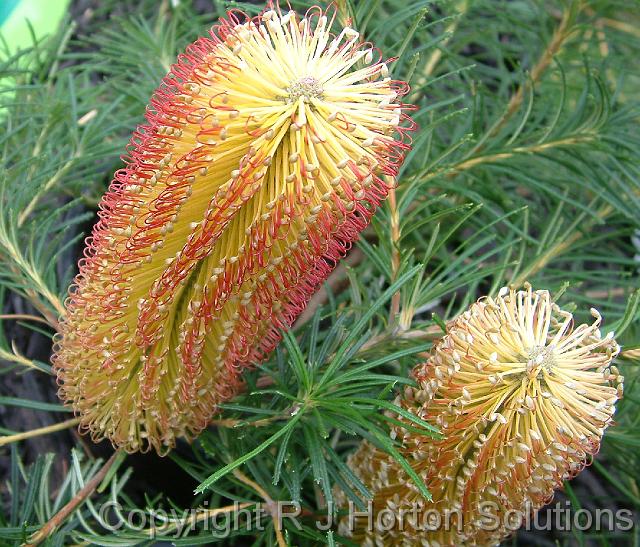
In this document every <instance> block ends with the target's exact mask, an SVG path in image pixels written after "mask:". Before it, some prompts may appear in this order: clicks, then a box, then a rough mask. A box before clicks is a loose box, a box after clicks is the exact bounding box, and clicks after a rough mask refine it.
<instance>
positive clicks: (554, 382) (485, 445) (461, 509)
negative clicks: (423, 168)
mask: <svg viewBox="0 0 640 547" xmlns="http://www.w3.org/2000/svg"><path fill="white" fill-rule="evenodd" d="M592 315H593V316H594V318H595V320H594V322H593V323H592V324H591V325H586V324H583V325H580V326H578V327H575V328H574V323H573V316H572V314H571V313H569V312H567V311H563V310H561V309H560V308H559V307H558V306H557V305H556V304H555V303H553V302H552V300H551V297H550V295H549V293H548V292H547V291H535V292H534V291H532V289H531V287H530V286H527V287H526V288H525V290H520V291H515V290H509V289H506V288H504V289H502V290H501V291H500V293H499V295H498V297H497V298H491V297H486V298H482V299H480V300H478V302H476V303H475V304H473V305H472V306H471V307H470V308H469V309H468V310H467V311H465V312H464V313H463V314H462V315H460V316H458V317H457V318H455V319H454V320H452V321H451V322H450V323H449V324H448V325H447V329H446V335H445V336H444V337H443V338H442V339H441V340H440V341H439V342H437V343H436V344H435V345H434V348H433V349H432V351H431V353H430V356H429V359H428V360H427V361H426V362H425V363H423V364H421V365H418V366H417V367H416V368H415V369H414V371H413V375H414V377H415V379H416V382H417V384H418V387H417V388H410V389H407V390H406V391H405V392H404V393H403V395H402V396H401V397H399V398H398V404H399V405H401V406H403V407H405V408H407V409H408V410H410V411H411V412H413V413H415V414H416V415H417V416H419V417H421V418H423V419H424V420H426V421H427V422H429V423H431V424H433V425H436V426H438V427H439V429H440V431H441V432H442V438H441V439H433V438H431V437H426V436H421V435H417V434H415V433H413V432H412V431H409V430H403V429H396V430H394V434H395V435H397V438H398V439H400V440H401V442H402V446H403V449H402V450H403V453H404V455H405V457H406V458H407V459H408V460H409V461H410V462H411V464H412V467H413V468H414V469H415V470H416V472H418V474H419V475H420V476H421V477H422V478H423V479H424V480H425V483H426V485H427V487H428V488H429V490H430V492H431V494H432V496H433V500H432V501H430V502H428V501H426V500H424V499H423V498H422V497H421V495H420V493H419V492H418V490H417V488H415V487H414V486H413V485H412V484H411V482H410V480H409V479H407V477H406V475H405V473H404V471H403V470H402V469H401V468H400V466H399V465H397V463H395V461H394V460H392V459H391V458H390V457H389V456H387V455H386V454H385V453H383V452H381V451H379V450H377V449H375V448H374V447H372V446H371V445H370V444H368V443H365V444H363V445H362V446H361V447H360V448H359V449H358V450H357V452H356V453H355V454H354V455H353V456H352V457H351V460H350V467H351V468H353V469H355V471H356V473H357V475H358V476H359V477H360V478H361V479H362V480H363V482H364V483H365V484H366V485H367V486H368V487H369V488H370V489H371V490H372V492H373V494H374V500H373V513H374V515H373V519H372V520H373V522H374V526H372V527H370V529H367V528H368V526H365V525H366V524H367V522H366V519H364V520H363V519H360V520H359V521H357V523H356V526H355V529H351V526H350V524H349V522H348V520H347V519H345V520H344V521H343V522H342V524H341V528H342V532H343V533H344V534H346V535H352V536H354V537H356V538H358V539H360V540H361V541H362V542H363V544H366V545H374V544H375V545H420V544H423V545H432V546H437V545H440V546H444V545H493V544H496V543H499V542H500V541H501V540H502V539H504V538H505V537H507V536H508V535H509V534H510V533H511V532H512V529H509V528H508V527H509V526H513V524H512V522H511V521H509V522H505V519H506V518H507V515H508V514H511V515H513V512H515V514H520V515H522V518H527V517H528V516H530V515H531V514H532V513H533V512H535V511H536V510H538V509H539V508H540V507H541V506H543V505H544V504H546V503H548V502H549V501H551V499H552V498H553V495H554V490H555V489H556V488H558V487H560V486H561V485H562V481H564V480H566V479H570V478H572V477H573V476H574V475H575V474H576V473H578V472H579V471H580V470H581V469H582V468H583V466H584V465H585V464H586V463H587V462H588V460H589V458H590V457H591V456H592V455H593V454H595V453H596V452H597V451H598V449H599V447H600V441H601V438H602V435H603V432H604V430H605V428H606V427H607V426H608V425H610V424H611V422H612V416H613V413H614V409H615V406H614V405H615V403H616V401H617V400H618V398H619V397H621V395H622V377H621V376H620V375H619V374H618V371H617V369H616V367H615V366H612V365H611V362H612V360H613V358H614V357H615V356H616V355H617V354H618V351H619V347H618V345H617V344H616V342H615V341H614V339H613V336H612V335H611V334H609V335H607V336H604V337H602V336H601V333H600V330H599V327H600V323H601V318H600V315H599V314H598V312H597V311H596V310H592ZM414 508H417V510H416V513H413V511H414ZM382 510H385V511H389V510H392V511H393V512H394V513H393V514H394V515H400V514H401V511H404V515H405V518H404V520H402V519H400V518H397V519H396V520H395V522H392V524H391V525H388V523H389V519H388V518H387V519H386V522H387V525H386V526H385V524H384V522H383V523H382V525H380V520H376V518H375V514H376V513H380V511H382ZM509 512H511V513H509ZM410 515H415V518H413V519H412V518H410ZM447 515H449V516H447ZM489 515H490V516H489ZM391 520H392V521H393V519H391ZM376 523H377V526H376Z"/></svg>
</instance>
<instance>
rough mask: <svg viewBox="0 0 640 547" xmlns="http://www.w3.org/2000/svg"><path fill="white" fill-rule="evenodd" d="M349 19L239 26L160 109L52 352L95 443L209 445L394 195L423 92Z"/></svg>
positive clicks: (190, 58) (164, 90)
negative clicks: (415, 91)
mask: <svg viewBox="0 0 640 547" xmlns="http://www.w3.org/2000/svg"><path fill="white" fill-rule="evenodd" d="M334 18H335V13H323V12H322V10H320V8H314V9H312V10H310V11H309V12H307V15H306V16H305V17H303V18H300V17H299V16H298V15H296V14H295V13H294V12H292V11H289V12H287V13H283V12H282V11H281V10H280V8H279V7H278V6H273V5H272V6H271V7H270V9H268V10H267V11H265V12H264V13H262V14H261V15H259V16H257V17H255V18H253V19H250V18H249V17H247V16H246V15H245V14H243V13H240V12H230V13H229V14H228V16H227V19H221V20H220V22H219V24H218V25H216V26H215V27H214V28H213V29H212V30H211V33H210V37H208V38H200V39H199V40H197V41H196V42H195V43H194V44H192V45H191V46H189V47H188V48H187V51H186V53H184V54H182V55H180V56H179V58H178V63H177V64H175V65H174V66H173V67H172V69H171V72H170V73H169V75H168V76H167V77H166V78H165V79H164V81H163V84H162V85H161V86H160V88H159V89H158V90H157V91H156V92H155V94H154V96H153V98H152V99H151V105H150V108H149V109H148V111H147V120H148V123H147V124H146V125H143V126H141V127H139V128H138V130H137V131H136V132H135V133H134V135H133V137H132V139H131V142H130V144H129V146H128V148H127V150H128V154H129V155H128V157H127V158H126V159H125V161H126V162H127V167H126V168H125V169H123V170H121V171H119V172H117V173H116V175H115V180H114V181H113V183H112V184H111V187H110V188H109V191H108V193H107V194H106V195H105V196H104V198H103V200H102V202H101V204H100V212H99V217H100V220H99V222H98V223H97V225H96V226H95V228H94V230H93V234H92V236H91V238H89V240H88V241H87V249H86V251H85V256H86V258H85V259H83V260H82V261H81V263H80V273H79V275H78V277H77V278H76V280H75V283H74V287H73V288H72V290H71V294H70V298H69V300H68V303H67V315H66V317H65V318H64V320H63V323H62V328H61V335H60V337H59V338H58V340H57V347H56V352H55V355H54V364H55V368H56V370H57V374H58V381H59V384H60V397H61V398H62V399H63V400H65V401H67V402H68V403H70V404H71V405H72V406H73V407H74V410H75V411H76V413H78V414H79V415H80V416H81V417H82V428H83V429H85V430H89V431H90V432H91V434H92V437H93V438H94V440H96V441H97V440H99V439H102V438H103V437H108V438H109V439H111V441H112V442H113V444H114V445H117V446H122V447H124V448H125V449H126V450H129V451H135V450H148V449H149V448H154V449H155V450H157V451H158V452H160V453H164V452H166V451H167V450H169V449H170V448H171V447H172V446H173V445H174V443H175V438H176V437H180V436H184V437H187V438H191V437H193V436H195V435H197V433H198V432H199V431H200V430H202V429H203V428H204V427H205V426H206V425H207V423H208V421H209V420H210V418H211V416H212V415H213V413H214V412H215V411H216V408H217V406H218V404H219V403H220V402H222V401H225V400H227V399H229V398H230V397H232V396H233V395H234V393H235V392H236V390H237V387H238V383H239V379H238V376H239V373H240V371H241V369H242V368H243V367H245V366H248V365H251V364H255V363H257V362H259V361H260V360H261V359H263V358H264V357H265V355H266V354H268V353H269V352H270V351H271V350H272V349H273V348H274V346H275V345H276V344H277V342H278V341H279V338H280V335H279V329H282V328H287V327H288V326H290V325H291V323H292V322H293V321H294V319H295V317H296V316H297V315H298V314H299V313H300V311H301V310H302V309H303V308H304V307H305V305H306V303H307V301H308V299H309V297H310V296H311V294H312V293H313V292H314V291H315V290H316V288H317V287H318V286H319V284H320V283H321V282H322V281H323V280H324V279H325V278H326V277H327V275H328V274H329V273H330V271H331V270H332V268H333V267H334V266H335V264H336V261H338V260H339V259H340V258H341V257H342V256H343V255H344V253H345V252H346V251H347V250H348V249H349V247H350V245H351V244H352V242H353V241H354V240H356V239H357V237H358V233H359V232H360V231H361V230H362V229H363V228H364V227H365V226H366V225H367V223H368V221H369V219H370V218H371V216H372V215H373V213H374V211H375V209H376V207H377V206H378V205H379V204H380V202H381V201H383V200H384V198H385V197H386V195H387V192H388V189H389V188H388V186H387V184H386V183H385V177H390V178H392V177H394V176H395V175H396V174H397V171H398V167H399V165H400V163H401V162H402V160H403V156H404V153H405V151H406V150H407V149H408V148H409V139H408V136H407V132H408V131H409V130H411V129H413V124H412V123H411V121H410V120H409V118H408V117H407V115H406V114H405V112H404V111H405V110H407V109H408V106H407V105H404V104H402V103H400V102H398V98H399V97H400V96H402V95H403V94H404V93H406V91H407V89H408V87H407V85H406V84H405V83H404V82H398V81H393V80H391V79H390V78H389V77H388V69H387V65H386V64H385V63H384V62H382V61H381V60H379V59H374V50H373V49H372V47H371V46H370V45H369V44H365V43H362V42H360V41H359V37H358V33H357V32H356V31H355V30H353V29H351V28H344V29H342V30H340V31H339V33H338V34H337V35H335V34H332V33H331V32H330V28H331V27H332V24H333V22H334ZM401 124H402V125H401Z"/></svg>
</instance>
